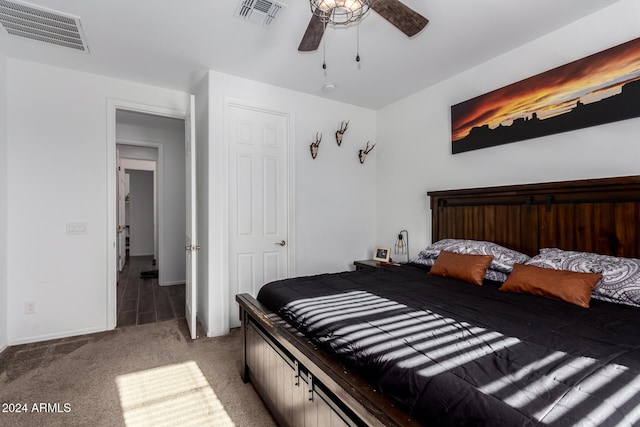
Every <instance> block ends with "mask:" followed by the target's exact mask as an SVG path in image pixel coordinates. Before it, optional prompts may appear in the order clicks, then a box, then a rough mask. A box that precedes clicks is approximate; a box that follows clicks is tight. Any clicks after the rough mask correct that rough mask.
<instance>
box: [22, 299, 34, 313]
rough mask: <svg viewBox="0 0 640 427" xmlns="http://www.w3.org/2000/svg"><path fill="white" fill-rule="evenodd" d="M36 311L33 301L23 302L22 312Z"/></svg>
mask: <svg viewBox="0 0 640 427" xmlns="http://www.w3.org/2000/svg"><path fill="white" fill-rule="evenodd" d="M35 313H36V302H35V301H27V302H25V303H24V314H35Z"/></svg>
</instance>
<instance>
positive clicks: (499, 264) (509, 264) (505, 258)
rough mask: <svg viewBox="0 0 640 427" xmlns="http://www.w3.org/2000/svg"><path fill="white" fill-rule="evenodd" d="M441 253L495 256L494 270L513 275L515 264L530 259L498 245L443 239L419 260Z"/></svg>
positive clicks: (419, 255) (479, 241)
mask: <svg viewBox="0 0 640 427" xmlns="http://www.w3.org/2000/svg"><path fill="white" fill-rule="evenodd" d="M440 251H449V252H455V253H458V254H471V255H493V260H492V261H491V264H490V265H489V268H490V269H492V270H497V271H501V272H503V273H511V270H513V264H515V263H518V264H524V263H525V262H526V261H528V260H529V259H530V258H529V256H528V255H525V254H523V253H520V252H518V251H514V250H513V249H509V248H505V247H504V246H500V245H498V244H497V243H493V242H485V241H482V240H463V239H442V240H438V241H437V242H435V243H434V244H432V245H431V246H427V247H426V248H425V249H423V250H422V251H421V252H420V253H419V254H418V258H434V259H435V258H437V257H438V255H440Z"/></svg>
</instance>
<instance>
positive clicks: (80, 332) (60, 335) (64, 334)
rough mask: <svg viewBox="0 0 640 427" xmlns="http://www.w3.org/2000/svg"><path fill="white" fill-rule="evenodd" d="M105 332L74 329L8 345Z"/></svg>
mask: <svg viewBox="0 0 640 427" xmlns="http://www.w3.org/2000/svg"><path fill="white" fill-rule="evenodd" d="M106 330H107V329H105V328H87V329H76V330H74V331H67V332H59V333H54V334H46V335H37V336H35V337H29V338H18V339H15V340H12V339H10V340H9V345H21V344H30V343H33V342H39V341H49V340H57V339H59V338H68V337H75V336H78V335H86V334H95V333H97V332H104V331H106Z"/></svg>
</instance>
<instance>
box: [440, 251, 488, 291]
mask: <svg viewBox="0 0 640 427" xmlns="http://www.w3.org/2000/svg"><path fill="white" fill-rule="evenodd" d="M492 259H493V255H469V254H457V253H455V252H448V251H441V252H440V255H438V258H436V262H435V263H434V264H433V267H431V271H429V274H433V275H434V276H442V277H452V278H454V279H459V280H464V281H465V282H469V283H473V284H475V285H482V279H483V278H484V274H485V272H486V271H487V268H488V267H489V264H491V260H492Z"/></svg>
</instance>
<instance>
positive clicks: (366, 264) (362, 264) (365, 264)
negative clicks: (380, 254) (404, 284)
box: [353, 259, 400, 271]
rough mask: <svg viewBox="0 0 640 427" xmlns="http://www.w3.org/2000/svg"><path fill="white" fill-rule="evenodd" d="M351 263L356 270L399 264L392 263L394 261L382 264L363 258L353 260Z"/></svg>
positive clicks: (396, 265)
mask: <svg viewBox="0 0 640 427" xmlns="http://www.w3.org/2000/svg"><path fill="white" fill-rule="evenodd" d="M353 265H355V266H356V271H358V270H368V269H371V268H389V267H398V266H399V265H400V264H394V263H389V264H383V263H381V262H378V261H374V260H372V259H363V260H360V261H354V262H353Z"/></svg>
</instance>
